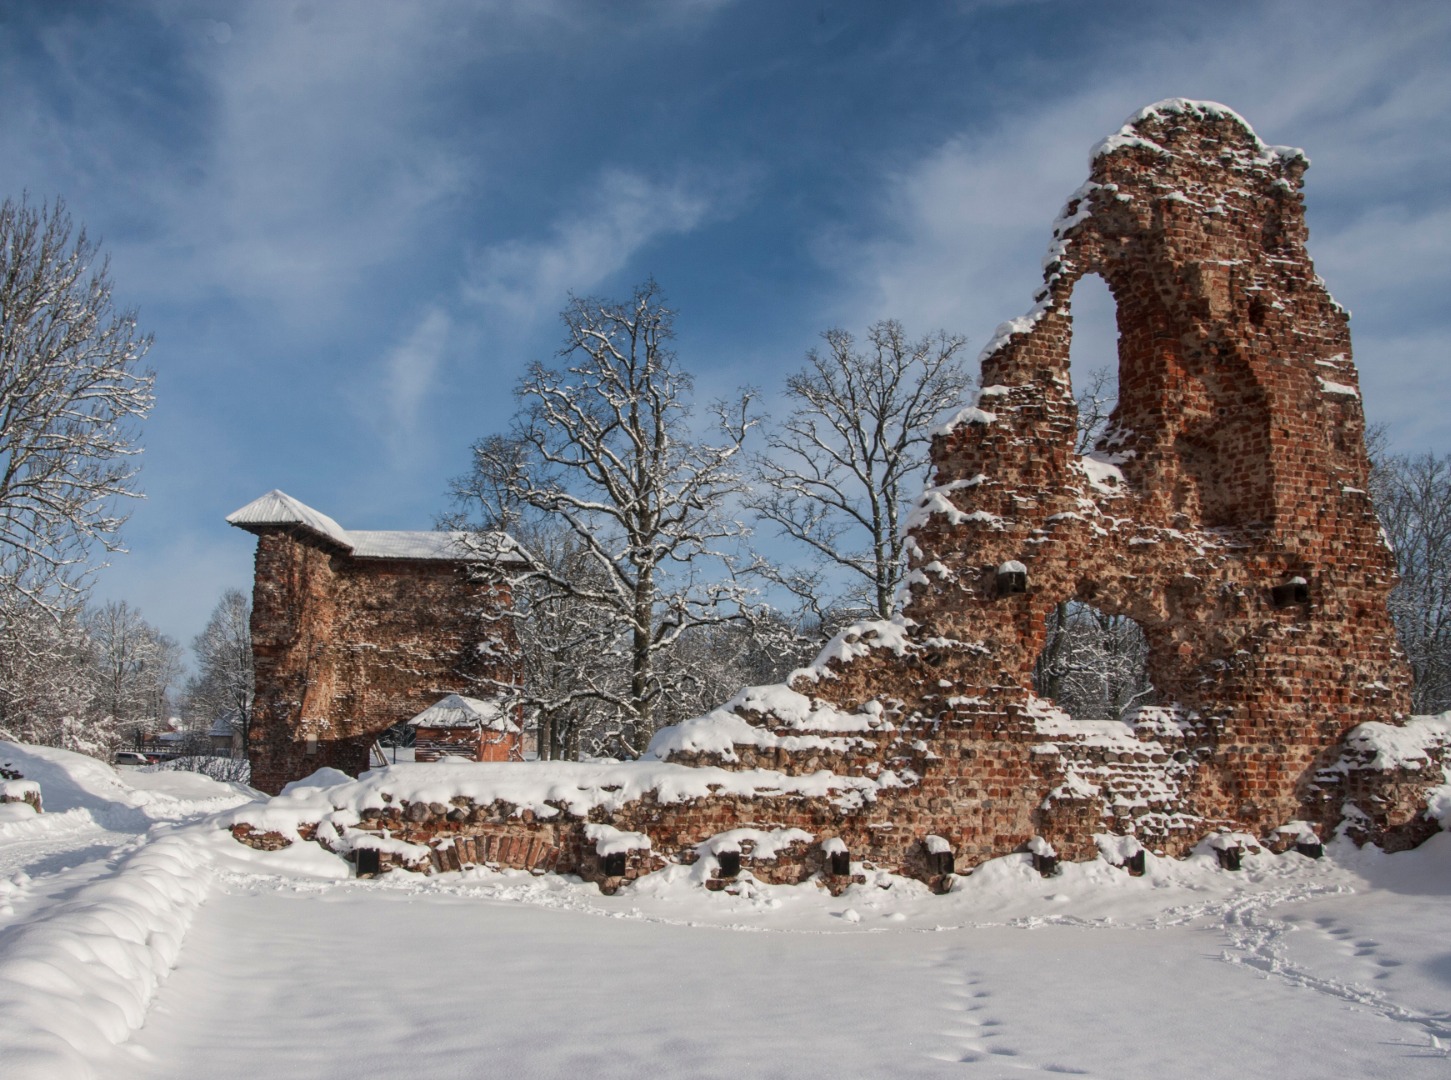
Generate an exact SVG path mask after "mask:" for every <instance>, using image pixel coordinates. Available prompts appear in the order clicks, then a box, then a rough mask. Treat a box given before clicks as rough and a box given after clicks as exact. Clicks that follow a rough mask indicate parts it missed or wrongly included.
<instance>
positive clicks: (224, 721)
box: [207, 713, 233, 739]
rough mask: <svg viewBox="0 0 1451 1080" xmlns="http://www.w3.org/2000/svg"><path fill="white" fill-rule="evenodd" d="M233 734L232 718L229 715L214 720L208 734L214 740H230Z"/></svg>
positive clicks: (224, 714) (225, 714)
mask: <svg viewBox="0 0 1451 1080" xmlns="http://www.w3.org/2000/svg"><path fill="white" fill-rule="evenodd" d="M232 732H233V728H232V717H231V715H229V714H227V713H223V714H222V715H221V716H219V717H217V718H216V719H215V720H213V721H212V726H211V727H210V728H208V729H207V734H208V735H209V736H211V737H212V738H214V739H230V738H231V737H232Z"/></svg>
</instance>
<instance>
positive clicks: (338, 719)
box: [227, 491, 521, 793]
mask: <svg viewBox="0 0 1451 1080" xmlns="http://www.w3.org/2000/svg"><path fill="white" fill-rule="evenodd" d="M227 521H228V522H229V523H230V524H232V525H235V526H236V527H237V528H239V529H245V530H246V531H248V532H250V533H253V534H254V535H256V537H257V556H256V579H255V585H254V587H253V593H252V653H253V660H254V664H255V668H256V703H255V706H254V712H253V719H252V725H251V734H250V745H249V746H248V748H247V752H248V756H249V758H250V759H251V762H252V783H253V784H254V785H255V786H256V787H258V788H260V789H261V790H263V791H267V792H273V793H275V792H277V791H280V790H281V788H282V786H283V785H284V784H286V783H288V782H289V781H292V780H296V779H298V778H300V777H303V776H307V775H309V774H310V773H312V772H314V771H316V770H317V769H319V768H322V767H324V766H330V767H332V768H335V769H341V770H342V771H344V772H348V773H352V774H357V773H359V772H361V771H363V770H364V769H366V768H368V753H369V749H370V748H371V746H372V745H373V742H374V740H375V739H376V738H377V737H378V735H379V733H380V732H382V731H384V730H386V729H387V728H389V727H391V726H393V725H394V724H398V723H402V722H404V721H407V720H408V719H410V718H411V717H413V716H416V715H417V714H418V713H419V712H421V711H423V710H424V709H425V708H427V707H428V706H429V705H431V704H433V703H434V702H437V701H438V700H439V699H440V698H442V697H446V696H447V695H449V694H457V693H468V692H471V691H472V692H475V693H477V692H478V690H479V688H480V687H497V686H499V685H507V684H510V683H513V682H516V681H517V679H518V677H519V663H520V661H519V650H518V645H517V642H516V639H515V637H514V632H513V627H512V624H511V622H510V620H509V618H508V617H507V612H508V610H509V608H510V606H511V603H512V598H511V595H510V591H509V585H508V581H507V570H508V569H509V567H510V566H512V565H517V564H518V563H519V562H520V561H521V558H520V555H519V553H518V547H517V545H516V544H514V542H513V541H512V540H511V539H510V538H509V537H507V536H505V535H503V534H491V535H482V536H476V535H473V534H465V533H457V532H377V531H361V530H348V529H344V528H343V527H342V526H341V525H339V524H338V523H337V522H336V521H334V520H333V519H332V518H330V517H328V516H327V515H326V514H323V513H320V512H319V511H317V510H314V509H313V508H312V507H310V506H307V505H305V504H303V503H301V502H299V501H298V500H296V499H294V498H292V497H291V496H290V495H287V494H285V493H284V492H281V491H271V492H268V493H267V494H266V495H263V496H262V497H261V498H260V499H256V500H254V501H253V502H250V503H248V504H247V505H246V506H244V507H242V508H241V509H240V510H238V511H236V512H235V513H233V514H231V515H229V516H228V518H227Z"/></svg>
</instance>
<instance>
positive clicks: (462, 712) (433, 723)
mask: <svg viewBox="0 0 1451 1080" xmlns="http://www.w3.org/2000/svg"><path fill="white" fill-rule="evenodd" d="M408 725H409V726H410V727H436V728H481V727H482V728H488V729H489V730H490V731H518V730H519V725H518V724H516V723H514V721H512V720H510V719H509V715H508V713H507V712H505V710H504V708H503V707H502V706H501V705H500V704H499V703H498V702H497V701H481V700H479V699H478V698H471V697H464V696H463V695H462V694H449V695H448V697H446V698H440V699H439V700H438V701H436V702H434V703H433V704H432V705H430V706H429V707H428V708H426V709H424V710H423V711H422V712H421V713H419V714H418V715H417V716H415V717H414V718H413V719H412V720H410V721H408Z"/></svg>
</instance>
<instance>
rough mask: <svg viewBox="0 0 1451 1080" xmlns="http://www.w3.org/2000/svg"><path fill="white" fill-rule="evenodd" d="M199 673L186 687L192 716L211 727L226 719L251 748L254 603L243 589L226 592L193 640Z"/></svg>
mask: <svg viewBox="0 0 1451 1080" xmlns="http://www.w3.org/2000/svg"><path fill="white" fill-rule="evenodd" d="M191 650H192V655H193V656H194V657H195V658H196V674H195V675H194V676H192V678H191V680H190V681H189V682H188V683H187V701H188V707H189V709H190V711H191V712H192V713H194V714H196V715H197V716H198V717H199V719H202V720H204V721H205V722H206V723H207V724H208V725H210V724H212V723H214V722H215V721H216V720H217V719H219V718H222V717H225V718H227V719H228V720H229V721H230V722H231V724H232V727H233V730H235V731H236V732H237V733H238V734H239V735H240V736H241V739H242V745H243V746H244V747H245V746H247V745H248V735H249V732H250V729H251V724H252V693H253V683H254V680H253V675H252V601H251V600H250V599H248V597H247V594H246V593H244V592H242V590H240V589H228V590H226V592H224V593H222V598H221V599H220V600H218V601H217V606H216V607H214V608H213V609H212V614H211V617H210V618H208V619H207V625H206V626H205V628H203V630H202V632H201V633H200V634H198V635H197V636H196V637H195V638H193V639H192V643H191Z"/></svg>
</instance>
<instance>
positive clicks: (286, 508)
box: [227, 488, 353, 551]
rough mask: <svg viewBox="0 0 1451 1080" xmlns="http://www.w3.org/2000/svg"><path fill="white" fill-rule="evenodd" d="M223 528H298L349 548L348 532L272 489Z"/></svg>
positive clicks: (284, 494) (286, 495) (320, 513)
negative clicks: (231, 526) (287, 526)
mask: <svg viewBox="0 0 1451 1080" xmlns="http://www.w3.org/2000/svg"><path fill="white" fill-rule="evenodd" d="M227 524H228V525H236V526H237V527H238V528H242V529H245V528H246V527H247V526H248V525H301V526H302V527H303V528H305V529H308V530H310V531H312V532H315V533H317V534H318V535H319V536H321V537H324V538H325V539H328V540H331V541H332V542H333V543H335V544H339V545H341V546H342V547H345V548H347V549H348V550H349V551H351V550H352V548H353V545H352V542H351V541H350V540H349V539H348V531H347V530H346V529H344V528H343V527H342V526H341V525H339V524H338V523H337V522H336V521H334V520H333V519H332V518H330V517H328V516H327V515H326V514H324V513H323V512H322V511H320V510H314V509H313V508H312V507H310V506H308V505H307V504H306V503H301V502H298V501H297V500H296V499H294V498H293V497H292V496H291V495H289V494H287V493H286V492H285V491H279V490H278V489H276V488H273V489H272V490H271V491H269V492H268V493H267V494H266V495H263V496H262V497H261V498H260V499H253V500H252V501H251V502H249V503H248V504H247V505H246V506H244V507H242V508H241V509H240V510H234V511H233V512H232V513H230V514H228V515H227Z"/></svg>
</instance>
